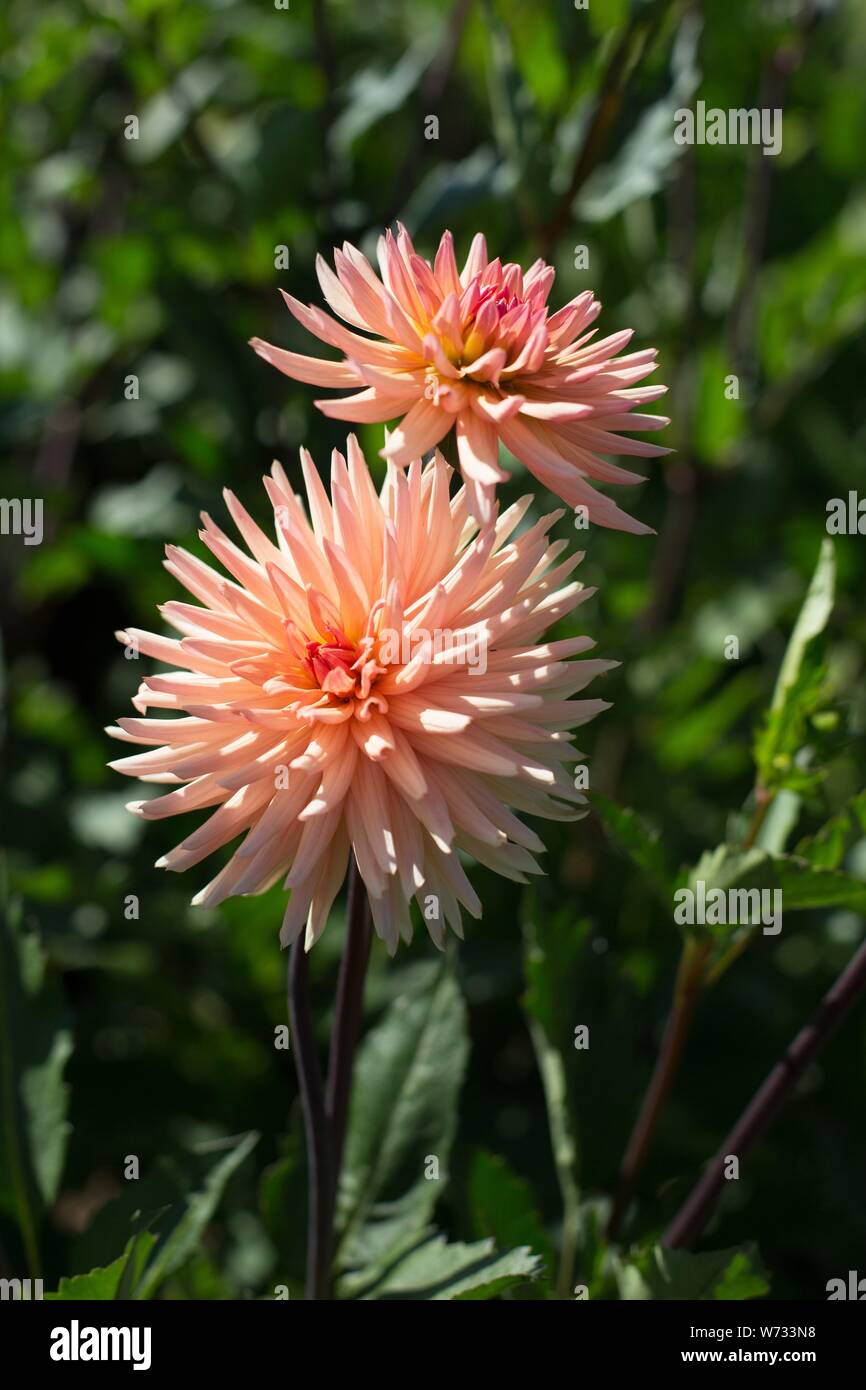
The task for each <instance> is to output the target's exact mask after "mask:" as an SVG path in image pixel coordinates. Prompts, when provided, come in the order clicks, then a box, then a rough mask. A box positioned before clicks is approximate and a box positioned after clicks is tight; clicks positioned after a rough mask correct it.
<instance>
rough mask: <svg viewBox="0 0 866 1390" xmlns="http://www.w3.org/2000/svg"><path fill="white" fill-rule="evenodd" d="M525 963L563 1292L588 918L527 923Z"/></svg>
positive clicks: (575, 1192)
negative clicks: (570, 1056) (574, 1056)
mask: <svg viewBox="0 0 866 1390" xmlns="http://www.w3.org/2000/svg"><path fill="white" fill-rule="evenodd" d="M524 932H525V939H526V951H525V956H524V969H525V972H526V982H527V990H526V994H525V996H524V1000H523V1007H524V1009H525V1011H526V1014H527V1017H528V1020H529V1031H530V1036H531V1038H532V1045H533V1048H534V1049H535V1056H536V1060H537V1062H538V1070H539V1072H540V1074H541V1082H542V1086H543V1087H544V1100H545V1105H546V1108H547V1123H548V1128H549V1130H550V1143H551V1149H552V1151H553V1162H554V1166H555V1168H556V1176H557V1181H558V1183H559V1190H560V1194H561V1196H562V1205H563V1236H562V1245H563V1258H562V1260H561V1262H560V1272H559V1293H560V1296H561V1297H564V1290H565V1289H566V1288H568V1287H570V1284H571V1266H572V1263H573V1258H574V1253H575V1251H576V1249H577V1245H578V1242H579V1241H580V1239H581V1225H582V1223H581V1207H580V1188H579V1186H578V1143H577V1130H576V1125H575V1122H574V1117H573V1115H572V1111H571V1105H570V1102H569V1094H568V1074H567V1071H566V1067H565V1062H564V1051H565V1048H566V1047H568V1046H569V1041H570V1039H571V1038H572V1036H573V1033H572V1029H573V1027H574V1019H573V1016H572V1005H571V1000H572V999H573V998H574V994H575V989H574V986H573V983H572V982H573V981H574V980H575V977H576V973H577V968H578V961H579V956H580V951H581V948H582V946H583V942H584V940H585V938H586V936H587V934H588V932H589V923H588V922H579V923H577V924H575V923H574V921H573V918H572V916H571V913H570V911H568V910H564V911H562V912H560V913H558V914H555V915H553V916H549V917H546V918H542V917H541V916H540V914H534V919H533V920H532V921H531V922H527V923H526V924H525V928H524Z"/></svg>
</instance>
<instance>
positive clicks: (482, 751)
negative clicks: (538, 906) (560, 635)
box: [109, 438, 616, 951]
mask: <svg viewBox="0 0 866 1390" xmlns="http://www.w3.org/2000/svg"><path fill="white" fill-rule="evenodd" d="M301 462H302V467H303V472H304V478H305V482H306V491H307V498H308V503H309V514H310V517H311V521H308V520H307V516H306V514H305V512H304V509H303V506H302V505H301V502H300V500H299V499H298V497H297V496H296V495H295V494H294V493H293V492H292V489H291V486H290V484H289V482H288V480H287V478H286V475H285V473H284V472H283V469H282V468H281V467H280V465H279V464H278V463H275V464H274V466H273V469H272V472H271V474H270V476H268V477H266V478H265V479H264V484H265V488H266V489H267V493H268V496H269V499H270V501H271V504H272V506H273V509H274V522H275V536H276V544H274V542H273V541H271V540H270V539H269V538H268V536H266V535H265V533H264V532H263V531H262V530H261V529H260V528H259V526H258V525H257V524H256V523H255V522H254V521H253V520H252V518H251V517H250V515H249V514H248V512H247V511H246V510H245V509H244V507H243V506H242V505H241V503H240V502H239V501H238V500H237V498H235V497H234V496H233V495H232V493H230V492H226V493H225V500H226V504H227V507H228V511H229V513H230V515H231V517H232V520H233V521H234V524H235V526H236V527H237V530H238V532H239V533H240V536H241V537H242V539H243V541H244V542H245V544H246V547H247V550H246V551H245V550H243V549H241V548H240V547H239V546H238V545H236V544H235V543H234V542H233V541H232V540H230V539H229V538H228V536H226V535H225V534H224V533H223V531H222V530H220V528H219V527H218V526H217V525H215V523H214V522H213V521H212V520H211V519H210V517H209V516H208V515H207V514H203V528H202V530H201V531H200V533H199V534H200V536H201V539H202V541H203V542H204V544H205V545H206V546H207V547H208V549H209V550H210V551H211V552H212V554H213V555H214V556H215V558H216V560H217V561H218V562H219V564H220V565H221V566H222V567H223V569H224V570H225V571H227V573H228V575H229V576H231V578H226V577H224V576H222V575H221V574H220V573H218V572H217V571H216V570H214V569H213V568H211V567H210V566H209V565H207V564H205V563H204V562H203V561H202V560H200V559H198V558H196V557H195V556H193V555H191V554H188V553H187V552H186V551H184V550H180V549H178V548H177V547H175V546H168V547H167V550H166V554H167V560H166V562H165V564H166V568H167V569H168V570H169V572H170V573H171V574H172V575H173V576H174V577H175V578H176V579H178V580H180V582H181V583H182V584H183V585H184V586H185V587H186V589H187V590H189V592H190V593H191V594H192V595H193V596H194V598H196V599H197V600H198V604H197V605H196V604H193V603H187V602H174V601H172V602H170V603H166V604H165V605H163V606H162V608H161V610H160V611H161V612H162V614H163V617H164V618H165V619H166V620H167V622H168V623H169V624H170V625H171V626H172V627H173V628H174V629H176V631H177V632H179V633H180V634H181V635H180V637H178V638H169V637H165V636H155V635H153V634H151V633H148V632H143V631H139V630H137V629H133V628H128V629H126V631H124V632H120V633H118V634H117V635H118V637H119V639H120V640H121V641H122V642H124V643H126V644H132V646H133V649H134V650H137V651H138V652H140V653H142V654H144V655H145V656H149V657H154V658H156V660H157V661H160V662H164V663H166V664H167V665H170V666H174V667H180V668H182V669H181V670H180V671H179V672H172V673H167V674H159V675H149V676H147V677H146V678H145V679H144V680H143V681H142V683H141V687H140V690H139V692H138V694H137V696H136V697H135V699H134V700H133V704H134V705H135V707H136V709H137V710H138V712H139V715H140V716H141V717H139V718H129V719H120V720H119V721H118V725H117V727H114V728H111V729H109V733H111V734H112V735H113V736H114V737H116V738H119V739H122V740H125V741H126V742H128V743H133V744H148V745H154V746H153V747H151V748H150V749H149V750H148V751H144V752H136V753H133V754H132V756H130V757H124V758H121V759H120V760H119V761H117V762H114V763H112V764H111V766H112V767H114V768H116V769H117V771H119V772H122V773H125V774H127V775H129V776H132V777H138V778H141V779H142V780H143V781H146V782H158V783H166V784H168V785H169V787H170V788H171V789H170V790H169V791H167V792H166V793H165V794H164V795H159V796H157V797H156V798H155V799H153V800H145V801H136V802H132V803H131V804H130V808H129V809H130V810H132V811H134V812H136V813H137V814H138V815H140V816H143V817H144V818H145V819H147V820H156V819H159V818H162V817H164V816H171V815H174V814H177V813H179V812H183V811H197V810H201V809H204V808H215V809H214V810H213V814H212V815H211V816H210V817H209V819H207V820H206V821H204V823H203V824H202V825H200V826H199V827H198V829H196V830H193V831H192V833H191V834H189V835H187V836H186V838H185V839H184V840H183V841H182V842H181V843H180V844H179V845H178V846H177V848H176V849H173V850H172V851H171V853H169V854H167V855H166V856H165V857H164V858H162V859H160V860H159V861H158V867H163V868H166V869H174V870H182V869H188V868H190V867H191V866H192V865H194V864H197V863H198V862H199V861H200V860H202V859H204V858H205V857H206V856H207V855H209V854H211V853H213V852H214V851H215V850H218V849H220V848H221V847H223V846H225V845H228V844H229V842H231V841H234V840H236V839H237V838H238V837H239V836H243V839H242V840H241V842H240V844H239V845H238V846H237V847H236V848H235V850H234V853H233V854H232V855H231V857H230V858H229V859H228V861H227V863H226V864H225V865H224V867H223V868H221V869H220V871H219V873H217V875H216V877H215V878H213V879H212V880H211V882H210V883H209V884H208V885H207V887H205V888H204V889H202V891H201V892H199V893H197V894H196V896H195V897H194V898H193V903H195V904H207V905H214V904H216V903H219V902H221V901H223V900H224V899H225V898H227V897H229V896H231V895H234V894H251V893H261V892H264V891H265V889H267V888H269V887H270V886H271V885H272V884H273V883H274V882H275V881H277V880H278V879H281V878H282V879H283V880H284V886H285V887H286V888H287V889H290V890H291V895H290V898H289V901H288V907H287V910H286V913H285V918H284V920H283V924H282V932H281V940H282V941H283V943H284V944H285V943H287V942H289V941H291V940H293V939H294V938H295V937H296V936H297V935H298V934H299V933H300V932H301V930H302V928H303V927H304V925H305V924H306V937H305V941H306V945H307V948H309V946H310V945H312V943H313V942H314V941H315V940H316V939H317V937H318V936H319V934H320V933H321V931H322V929H323V927H324V925H325V922H326V920H327V916H328V911H329V909H330V907H331V904H332V903H333V900H334V898H335V896H336V894H337V893H338V891H339V889H340V886H341V884H342V882H343V879H344V876H345V873H346V869H347V864H348V858H349V854H350V852H352V853H353V854H354V856H355V860H356V863H357V865H358V869H359V872H360V874H361V877H362V879H363V881H364V884H365V886H366V889H367V891H368V894H369V897H370V903H371V907H372V914H373V919H374V923H375V926H376V929H377V931H378V933H379V934H380V936H381V937H382V938H383V939H384V941H385V943H386V945H387V946H388V949H389V950H390V951H394V950H395V948H396V945H397V942H398V939H399V938H400V936H403V937H404V938H406V939H408V938H409V936H410V933H411V918H410V906H409V905H410V901H411V899H412V898H415V899H416V900H417V901H418V904H419V906H420V909H421V914H422V917H423V919H424V920H425V921H426V923H427V926H428V928H429V930H430V933H431V935H432V937H433V939H434V941H435V942H436V943H437V944H438V945H441V944H442V942H443V938H444V932H445V928H446V926H450V927H451V928H453V930H454V931H455V932H456V933H457V934H458V935H462V929H461V907H465V908H466V909H467V910H468V911H469V912H470V913H471V914H472V915H473V916H479V915H480V912H481V904H480V902H479V900H478V897H477V895H476V893H475V891H474V889H473V888H472V885H471V883H470V881H469V879H468V877H467V875H466V872H465V869H464V867H463V864H462V862H461V851H462V852H464V853H465V854H468V855H471V856H472V857H473V858H474V859H476V860H479V861H481V862H482V863H483V864H486V865H489V867H490V868H492V869H494V870H495V871H496V872H498V873H501V874H504V875H506V877H508V878H511V879H515V880H517V881H518V882H525V881H526V879H525V875H526V874H528V873H538V872H541V870H540V869H539V866H538V863H537V861H536V859H535V858H534V854H535V853H536V852H537V851H539V850H542V849H543V848H544V846H543V844H542V842H541V840H540V839H539V837H538V835H537V834H536V833H535V832H534V831H533V830H531V829H529V828H528V827H527V826H526V825H525V824H524V823H523V821H522V820H521V819H520V818H519V817H518V816H517V815H515V814H514V812H515V810H517V811H523V812H529V813H530V814H531V815H537V816H543V817H548V818H552V819H556V820H567V819H572V818H575V817H576V816H577V815H580V814H581V811H580V806H581V804H582V803H583V802H584V800H585V798H584V797H583V796H582V794H581V793H580V792H579V791H578V790H576V789H575V786H574V783H573V780H572V778H571V776H570V775H569V773H568V772H567V771H566V765H567V764H568V763H569V762H570V761H572V760H574V759H575V758H579V757H581V756H582V755H581V754H580V753H578V752H577V750H576V749H575V748H574V747H573V744H572V742H571V736H570V735H569V734H568V733H567V732H566V731H567V730H568V729H570V728H572V727H574V726H577V725H579V724H583V723H585V722H586V721H587V720H589V719H591V718H592V717H593V716H594V715H595V714H596V713H597V712H598V711H599V710H601V709H603V708H605V707H606V705H605V702H604V701H602V700H595V699H577V700H575V699H572V698H571V697H572V696H573V695H575V694H576V693H577V692H578V691H581V690H582V689H583V688H584V687H585V686H586V685H587V684H588V682H589V681H591V680H592V679H593V677H594V676H596V675H597V674H599V673H600V672H603V671H605V670H606V669H607V668H608V667H610V666H611V665H615V664H616V663H613V662H608V661H599V660H583V661H571V660H570V659H569V658H571V657H574V656H575V655H577V654H578V653H580V652H584V651H586V650H587V649H588V648H589V647H591V646H593V645H594V644H593V642H592V641H591V640H590V639H589V638H587V637H569V638H565V639H563V640H559V641H554V642H548V643H545V642H544V641H543V636H542V634H543V632H544V630H545V628H546V627H548V625H549V624H551V623H553V622H555V621H556V620H557V619H559V618H561V617H563V616H564V615H565V614H567V613H569V612H570V611H571V610H572V609H574V608H576V607H577V605H578V604H580V603H582V602H583V600H584V599H585V598H587V597H588V596H589V594H590V593H591V592H593V591H592V590H589V589H586V588H584V587H583V586H582V585H581V584H579V583H575V582H566V581H567V580H568V576H569V575H570V574H571V572H572V570H573V569H574V568H575V566H576V565H577V564H578V562H579V560H580V559H581V556H580V555H574V556H572V557H571V558H570V559H565V560H560V558H559V557H560V554H561V552H562V550H563V548H564V544H565V543H564V542H553V543H551V542H550V540H549V539H548V532H549V530H550V527H551V525H552V524H553V522H554V521H555V520H556V519H557V517H558V516H561V515H562V512H556V513H553V514H551V515H549V516H545V517H543V518H541V519H540V520H538V521H536V522H535V523H534V524H533V525H531V526H529V527H528V528H527V529H526V530H525V531H524V532H523V533H522V534H521V535H519V536H515V531H516V528H517V526H518V524H519V523H520V521H521V518H522V517H523V516H524V513H525V512H526V509H527V507H528V505H529V502H530V500H531V499H530V498H528V497H527V498H523V499H522V501H520V502H518V503H516V504H515V505H514V506H512V507H509V508H508V510H507V511H506V512H504V513H503V515H502V516H500V517H499V518H498V519H497V520H496V522H495V525H493V526H491V527H488V528H485V529H484V530H483V531H481V532H478V530H477V527H476V525H475V523H474V522H473V521H472V519H471V517H470V516H469V514H468V501H467V496H466V491H465V489H463V488H461V489H460V491H459V492H458V493H457V495H456V496H455V497H454V498H453V499H452V498H450V497H449V479H450V477H451V469H450V468H449V466H448V465H447V464H446V462H445V460H444V459H443V458H442V457H441V455H439V454H437V455H436V457H435V458H434V459H433V460H432V461H431V462H429V463H428V464H426V465H425V466H422V464H421V463H420V461H418V460H416V461H414V462H412V463H411V464H410V465H409V468H408V469H407V470H402V469H399V468H397V467H396V466H395V465H393V464H391V465H389V467H388V471H387V477H386V480H385V483H384V485H383V488H382V492H381V495H379V494H377V492H376V490H375V488H374V486H373V482H372V480H371V477H370V474H369V471H368V469H367V465H366V463H365V461H364V458H363V455H362V453H361V450H360V448H359V447H358V444H357V442H356V441H355V439H354V438H350V439H349V441H348V449H347V455H346V457H344V456H343V455H342V454H339V453H337V452H336V451H335V453H334V455H333V460H332V472H331V495H330V499H329V497H328V494H327V492H326V490H325V487H324V485H323V484H322V482H321V480H320V478H319V476H318V474H317V472H316V469H315V466H314V464H313V462H312V460H311V458H310V456H309V455H308V454H307V452H306V451H305V450H302V451H301ZM247 552H248V553H247ZM150 709H156V710H168V711H172V712H174V713H175V714H176V715H178V716H179V717H176V718H169V719H165V718H149V717H147V712H148V710H150Z"/></svg>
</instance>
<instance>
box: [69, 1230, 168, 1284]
mask: <svg viewBox="0 0 866 1390" xmlns="http://www.w3.org/2000/svg"><path fill="white" fill-rule="evenodd" d="M155 1244H156V1236H154V1235H152V1234H151V1232H150V1231H139V1232H138V1233H137V1234H136V1235H134V1236H130V1238H129V1240H128V1241H127V1243H126V1249H125V1250H124V1252H123V1254H122V1255H121V1256H119V1258H118V1259H116V1260H114V1262H113V1263H112V1264H110V1265H107V1266H105V1267H104V1268H102V1269H92V1270H91V1271H90V1273H89V1274H74V1275H73V1276H72V1278H70V1279H61V1280H60V1284H59V1286H58V1289H57V1292H56V1293H47V1294H46V1295H45V1297H46V1299H61V1300H62V1299H68V1300H75V1301H77V1300H79V1299H99V1300H102V1301H108V1300H111V1299H126V1298H135V1297H136V1289H137V1287H138V1283H139V1280H140V1278H141V1273H142V1270H143V1269H144V1266H145V1264H146V1262H147V1258H148V1256H149V1254H150V1252H151V1250H152V1249H153V1247H154V1245H155Z"/></svg>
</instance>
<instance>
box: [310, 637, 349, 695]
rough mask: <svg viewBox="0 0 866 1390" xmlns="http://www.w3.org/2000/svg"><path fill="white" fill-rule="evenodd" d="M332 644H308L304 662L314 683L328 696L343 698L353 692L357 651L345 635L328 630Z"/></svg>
mask: <svg viewBox="0 0 866 1390" xmlns="http://www.w3.org/2000/svg"><path fill="white" fill-rule="evenodd" d="M329 632H330V635H331V637H332V638H333V639H334V640H333V642H308V643H307V657H306V660H305V662H304V665H305V666H306V668H307V670H308V671H309V673H310V675H311V676H312V677H313V679H314V680H315V681H317V682H318V684H319V685H320V686H321V688H322V690H326V691H327V692H328V693H329V694H330V695H338V696H342V697H345V696H347V695H351V694H353V693H354V690H355V675H354V672H353V670H352V667H353V666H354V664H355V662H356V661H357V660H358V649H357V647H354V646H352V644H351V643H350V642H349V639H348V637H346V635H345V633H342V632H336V631H335V630H334V629H333V628H330V629H329Z"/></svg>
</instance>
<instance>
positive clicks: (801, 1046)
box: [662, 942, 866, 1249]
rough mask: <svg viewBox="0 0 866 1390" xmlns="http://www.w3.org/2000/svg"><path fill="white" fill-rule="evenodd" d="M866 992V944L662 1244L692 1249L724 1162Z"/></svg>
mask: <svg viewBox="0 0 866 1390" xmlns="http://www.w3.org/2000/svg"><path fill="white" fill-rule="evenodd" d="M864 990H866V942H864V943H863V945H862V946H861V947H860V949H859V950H858V951H857V952H856V954H855V955H854V957H853V958H852V959H851V960H850V961H849V963H848V965H847V966H846V968H845V969H844V970H843V972H842V974H841V975H840V976H839V978H838V979H837V980H836V982H835V984H834V985H833V986H832V988H831V989H830V990H828V992H827V993H826V994H825V995H824V998H823V999H822V1001H821V1003H820V1004H819V1006H818V1008H817V1009H816V1011H815V1013H814V1014H813V1015H812V1018H811V1019H810V1020H809V1022H808V1023H807V1024H806V1026H805V1028H803V1029H801V1031H800V1032H799V1033H798V1034H797V1036H796V1038H795V1039H794V1041H793V1042H792V1044H791V1046H790V1047H789V1048H788V1050H787V1052H786V1053H785V1054H784V1056H783V1057H782V1060H781V1061H780V1062H778V1063H777V1065H776V1066H775V1067H774V1068H773V1070H772V1071H771V1072H770V1074H769V1076H768V1077H767V1079H766V1081H765V1082H764V1084H763V1085H762V1086H761V1087H760V1089H759V1090H758V1091H757V1092H756V1093H755V1095H754V1096H753V1098H752V1100H751V1101H750V1102H749V1104H748V1106H747V1107H746V1109H745V1110H744V1111H743V1114H742V1115H741V1116H740V1119H739V1120H738V1121H737V1123H736V1124H735V1125H734V1127H733V1129H732V1130H731V1132H730V1133H729V1134H728V1135H727V1137H726V1138H725V1141H724V1143H723V1144H722V1146H721V1149H720V1150H719V1152H718V1153H717V1154H716V1157H715V1158H714V1159H713V1161H712V1163H711V1164H710V1166H709V1167H708V1168H707V1170H706V1172H705V1173H704V1175H703V1177H702V1178H701V1179H700V1181H699V1182H698V1183H697V1184H696V1186H695V1187H694V1189H693V1190H692V1192H691V1194H690V1195H689V1197H688V1198H687V1199H686V1201H685V1202H684V1204H683V1206H682V1207H681V1208H680V1210H679V1211H678V1212H677V1214H676V1216H675V1217H674V1219H673V1221H672V1222H671V1224H670V1226H669V1227H668V1229H667V1231H666V1232H665V1235H664V1238H663V1241H662V1244H663V1245H666V1246H668V1247H670V1248H671V1249H677V1248H680V1247H682V1246H687V1245H691V1244H693V1243H694V1241H696V1240H697V1239H698V1237H699V1236H700V1234H701V1232H702V1231H703V1229H704V1226H705V1225H706V1223H707V1221H708V1219H709V1217H710V1214H711V1212H712V1210H713V1207H714V1206H715V1204H716V1201H717V1200H718V1197H719V1193H720V1192H721V1191H722V1188H723V1187H724V1185H725V1181H726V1179H725V1167H726V1160H727V1159H728V1158H729V1157H730V1156H731V1155H735V1156H736V1157H737V1158H738V1159H742V1158H744V1157H745V1156H746V1154H747V1153H748V1152H749V1150H750V1149H751V1148H752V1147H753V1146H754V1145H755V1144H756V1143H757V1141H758V1140H759V1139H760V1138H761V1137H762V1135H764V1134H765V1133H766V1131H767V1130H768V1129H769V1127H770V1125H771V1124H772V1122H773V1120H774V1119H775V1117H776V1115H777V1114H778V1113H779V1111H780V1109H781V1108H782V1106H783V1105H784V1103H785V1101H786V1100H787V1099H788V1098H789V1097H790V1095H791V1093H792V1092H793V1090H794V1087H795V1086H796V1084H797V1082H798V1081H799V1079H800V1077H801V1076H802V1075H803V1073H804V1071H805V1070H806V1068H807V1067H808V1066H809V1064H810V1063H811V1062H812V1061H814V1059H815V1057H816V1056H817V1055H818V1053H819V1052H820V1051H821V1049H822V1048H823V1047H825V1046H826V1045H827V1043H828V1042H829V1040H830V1038H831V1037H832V1035H833V1033H834V1032H835V1031H836V1029H837V1028H838V1027H839V1025H840V1023H841V1022H842V1020H843V1019H844V1018H845V1015H846V1014H847V1013H848V1012H849V1010H850V1009H851V1008H852V1007H853V1006H854V1004H856V1002H857V1000H858V999H859V998H860V996H861V994H862V993H863V992H864Z"/></svg>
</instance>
